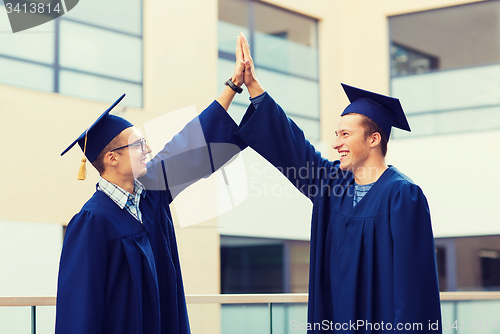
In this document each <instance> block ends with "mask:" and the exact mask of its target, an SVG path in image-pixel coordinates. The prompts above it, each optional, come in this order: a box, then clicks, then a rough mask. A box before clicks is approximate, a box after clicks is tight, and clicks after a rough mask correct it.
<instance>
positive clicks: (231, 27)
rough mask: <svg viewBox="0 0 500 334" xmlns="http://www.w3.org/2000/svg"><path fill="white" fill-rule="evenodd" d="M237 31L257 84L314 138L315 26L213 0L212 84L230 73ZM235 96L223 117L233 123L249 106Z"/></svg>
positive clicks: (271, 10)
mask: <svg viewBox="0 0 500 334" xmlns="http://www.w3.org/2000/svg"><path fill="white" fill-rule="evenodd" d="M240 32H243V33H244V34H245V36H246V37H247V38H248V40H249V43H250V47H251V50H252V57H253V59H254V63H255V67H256V70H257V75H258V77H259V80H260V81H262V83H263V85H264V86H265V88H266V90H267V91H268V92H269V93H270V94H271V95H272V96H273V98H274V99H275V100H276V101H277V102H278V103H279V104H280V105H281V106H282V107H283V109H284V110H285V111H286V112H287V114H288V116H289V117H290V118H292V119H293V120H294V121H295V122H296V123H297V124H298V125H299V126H300V127H301V128H302V130H304V132H305V134H306V137H307V138H308V139H312V140H317V141H319V139H320V126H319V119H320V116H319V115H320V111H319V74H318V45H317V21H316V20H315V19H312V18H309V17H306V16H303V15H300V14H296V13H293V12H290V11H287V10H283V9H280V8H276V7H274V6H270V5H267V4H264V3H260V2H254V1H245V0H219V23H218V39H219V41H218V49H219V63H218V82H224V81H225V80H226V79H227V76H228V75H230V74H231V73H232V72H233V69H234V61H235V56H234V50H235V44H236V37H237V36H238V34H239V33H240ZM247 97H248V95H244V94H242V95H241V96H237V97H236V98H235V100H234V102H233V105H232V106H231V108H230V110H229V112H230V113H231V116H233V117H234V118H235V119H237V120H239V119H241V117H242V116H243V114H244V112H245V110H246V108H247V106H248V104H249V101H248V99H247Z"/></svg>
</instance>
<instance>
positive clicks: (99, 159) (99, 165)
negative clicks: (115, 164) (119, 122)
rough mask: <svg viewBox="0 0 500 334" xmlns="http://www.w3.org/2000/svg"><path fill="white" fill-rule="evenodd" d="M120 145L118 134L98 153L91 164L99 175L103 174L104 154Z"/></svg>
mask: <svg viewBox="0 0 500 334" xmlns="http://www.w3.org/2000/svg"><path fill="white" fill-rule="evenodd" d="M121 143H122V136H121V133H119V134H118V135H116V137H115V138H113V139H111V141H110V142H109V143H108V145H106V147H104V148H103V149H102V151H101V153H99V155H98V156H97V158H96V159H95V160H94V162H92V166H94V167H95V169H97V171H98V172H99V174H102V173H104V156H105V155H106V153H108V152H109V151H111V150H112V149H113V148H115V147H118V146H121Z"/></svg>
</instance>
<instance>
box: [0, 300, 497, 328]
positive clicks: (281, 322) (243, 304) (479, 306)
mask: <svg viewBox="0 0 500 334" xmlns="http://www.w3.org/2000/svg"><path fill="white" fill-rule="evenodd" d="M186 300H187V303H188V308H189V309H190V313H191V309H195V308H197V312H196V313H194V314H191V319H190V320H191V323H192V332H193V333H198V332H203V333H220V334H234V333H238V334H250V333H252V334H253V333H259V334H260V333H262V334H265V333H270V334H292V333H294V334H296V333H306V329H305V327H306V326H307V294H255V295H253V294H247V295H188V296H186ZM55 302H56V299H55V297H0V333H9V334H28V333H32V334H45V333H47V334H48V333H54V319H55ZM214 306H216V307H215V308H214ZM204 308H205V309H204ZM441 310H442V321H443V322H442V326H443V333H475V334H492V333H498V332H500V292H442V293H441ZM212 311H215V312H212ZM211 312H212V313H211ZM207 315H209V316H207ZM212 315H218V316H217V317H213V316H212ZM201 329H202V330H201Z"/></svg>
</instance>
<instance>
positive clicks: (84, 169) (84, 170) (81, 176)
mask: <svg viewBox="0 0 500 334" xmlns="http://www.w3.org/2000/svg"><path fill="white" fill-rule="evenodd" d="M86 162H87V159H86V158H83V159H82V163H81V164H80V170H79V171H78V176H77V177H76V178H77V180H85V178H86V176H87V164H86Z"/></svg>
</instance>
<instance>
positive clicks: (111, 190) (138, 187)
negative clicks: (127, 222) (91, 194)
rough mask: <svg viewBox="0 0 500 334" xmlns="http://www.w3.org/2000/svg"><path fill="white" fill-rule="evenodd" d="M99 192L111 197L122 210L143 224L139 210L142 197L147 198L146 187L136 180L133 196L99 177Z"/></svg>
mask: <svg viewBox="0 0 500 334" xmlns="http://www.w3.org/2000/svg"><path fill="white" fill-rule="evenodd" d="M98 189H99V190H101V191H102V192H103V193H105V194H106V195H108V196H109V198H111V199H112V200H113V202H115V203H116V205H118V206H119V207H120V209H125V210H127V211H128V212H129V213H130V214H131V215H132V216H133V217H134V218H135V219H137V220H138V221H139V222H141V223H142V214H141V211H140V210H139V201H140V200H141V196H142V197H144V196H146V189H145V188H144V185H143V184H142V183H141V182H139V181H137V180H135V181H134V194H133V195H132V194H131V193H129V192H128V191H126V190H123V189H122V188H120V187H118V186H117V185H116V184H114V183H111V182H109V181H108V180H106V179H104V178H102V177H101V176H99V187H98Z"/></svg>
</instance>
